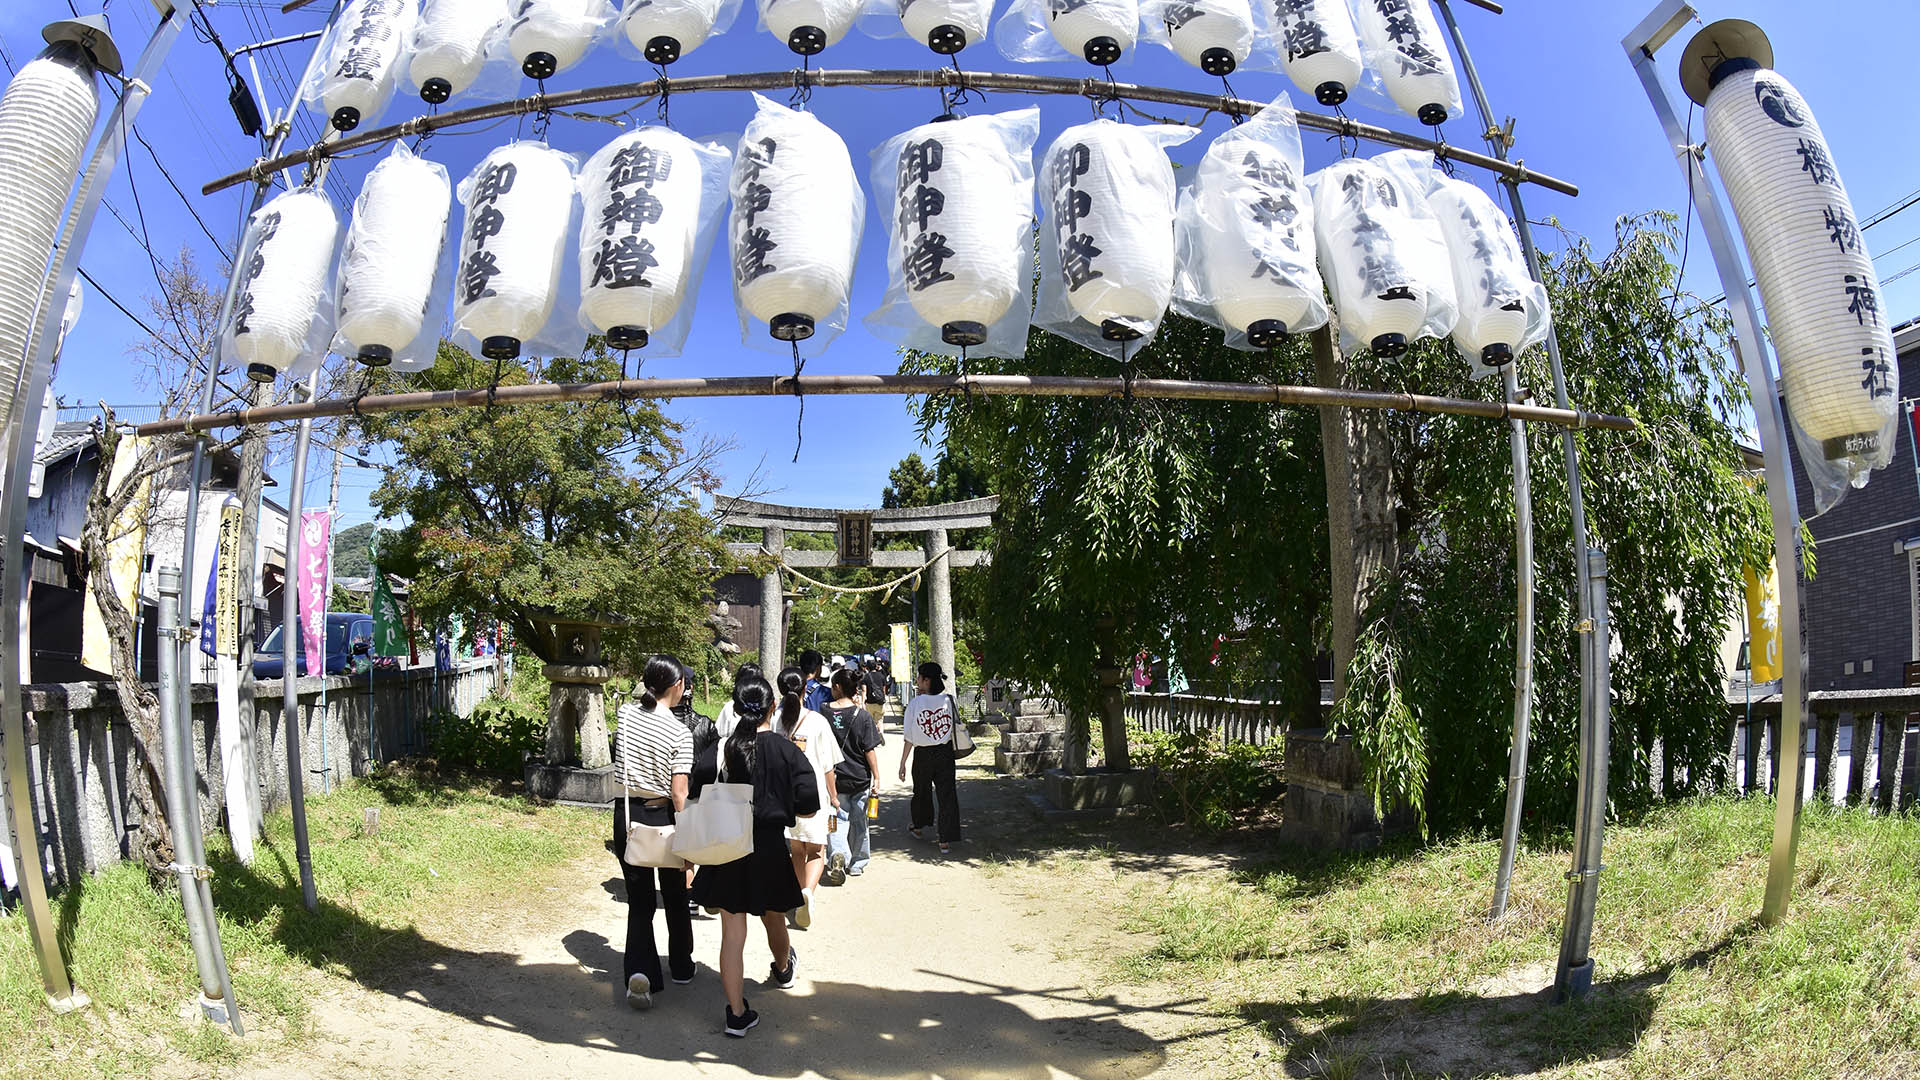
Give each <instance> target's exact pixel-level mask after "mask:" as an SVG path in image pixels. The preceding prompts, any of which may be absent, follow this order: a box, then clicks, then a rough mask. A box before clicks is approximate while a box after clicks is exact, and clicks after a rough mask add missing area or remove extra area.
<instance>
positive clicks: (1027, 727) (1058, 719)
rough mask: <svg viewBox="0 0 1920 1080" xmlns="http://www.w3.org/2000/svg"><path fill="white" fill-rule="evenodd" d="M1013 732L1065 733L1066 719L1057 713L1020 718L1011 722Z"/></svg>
mask: <svg viewBox="0 0 1920 1080" xmlns="http://www.w3.org/2000/svg"><path fill="white" fill-rule="evenodd" d="M1013 730H1015V731H1065V730H1067V718H1066V717H1065V716H1062V715H1060V714H1058V713H1048V714H1044V715H1039V716H1021V717H1016V718H1015V719H1014V721H1013Z"/></svg>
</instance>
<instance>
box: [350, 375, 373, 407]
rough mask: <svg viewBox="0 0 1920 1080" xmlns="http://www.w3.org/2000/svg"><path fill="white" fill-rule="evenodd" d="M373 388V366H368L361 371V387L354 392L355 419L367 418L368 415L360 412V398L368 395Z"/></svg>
mask: <svg viewBox="0 0 1920 1080" xmlns="http://www.w3.org/2000/svg"><path fill="white" fill-rule="evenodd" d="M372 389H373V368H372V367H368V368H367V369H366V370H365V371H362V372H361V373H360V389H358V390H355V391H354V392H353V418H354V419H355V420H365V419H366V417H365V416H363V415H361V413H360V399H361V398H364V397H366V396H367V394H368V392H369V391H371V390H372Z"/></svg>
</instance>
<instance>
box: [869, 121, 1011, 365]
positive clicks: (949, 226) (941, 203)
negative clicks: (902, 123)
mask: <svg viewBox="0 0 1920 1080" xmlns="http://www.w3.org/2000/svg"><path fill="white" fill-rule="evenodd" d="M888 145H889V146H894V145H898V147H899V150H898V152H897V153H895V154H893V155H891V156H892V160H891V161H884V160H883V161H879V162H877V163H876V167H877V168H889V167H890V168H891V169H892V172H893V178H894V183H895V189H894V192H895V196H894V197H895V212H894V219H893V229H892V232H893V244H894V256H895V259H896V260H897V262H898V265H899V273H900V276H901V279H902V284H903V285H904V290H905V293H906V297H907V302H908V303H909V304H911V305H912V307H913V310H914V311H916V312H918V313H919V315H920V317H921V318H922V319H925V320H926V321H927V322H928V323H929V324H931V325H933V326H936V327H939V329H940V338H941V340H942V341H944V342H946V343H947V344H949V345H965V346H977V345H980V344H983V343H984V342H985V341H986V340H987V329H988V328H989V327H991V326H992V325H993V324H994V323H996V322H999V321H1000V318H1001V316H1003V315H1005V314H1006V313H1007V311H1008V310H1009V309H1010V308H1012V307H1013V305H1014V303H1015V302H1019V303H1022V304H1024V303H1026V301H1027V295H1028V292H1029V291H1030V290H1031V289H1032V287H1033V263H1032V255H1031V250H1030V248H1029V247H1028V244H1027V243H1026V240H1025V238H1026V235H1027V227H1028V225H1029V224H1030V223H1031V222H1032V220H1033V174H1032V170H1031V166H1029V165H1027V164H1026V163H1025V162H1023V161H1020V160H1018V159H1016V158H1014V157H1013V156H1012V155H1011V154H1009V153H1008V150H1007V143H1006V138H1005V136H1004V135H1003V134H1002V132H1001V130H1000V125H999V118H998V117H992V116H970V117H966V118H964V119H960V120H948V121H941V122H935V123H931V124H922V125H920V126H919V127H917V128H914V129H912V130H911V131H908V132H907V133H906V134H905V135H903V136H901V137H900V139H897V140H892V141H890V142H889V143H888Z"/></svg>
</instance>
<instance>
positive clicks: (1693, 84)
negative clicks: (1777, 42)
mask: <svg viewBox="0 0 1920 1080" xmlns="http://www.w3.org/2000/svg"><path fill="white" fill-rule="evenodd" d="M1732 60H1747V61H1751V62H1752V64H1753V65H1755V66H1759V67H1763V68H1770V67H1772V66H1773V42H1771V41H1768V40H1767V35H1766V33H1765V32H1764V31H1762V30H1761V29H1760V28H1759V27H1757V26H1755V25H1753V24H1752V23H1750V22H1748V21H1747V20H1745V19H1721V20H1720V21H1719V22H1715V23H1710V24H1708V25H1707V26H1706V27H1705V28H1704V29H1702V30H1701V31H1700V32H1699V33H1697V34H1695V35H1693V39H1692V40H1691V41H1688V42H1687V47H1686V48H1685V49H1684V50H1682V51H1681V53H1680V89H1681V90H1683V91H1685V92H1686V95H1687V97H1688V98H1689V99H1691V100H1692V101H1693V103H1694V104H1695V105H1705V104H1706V103H1707V95H1708V94H1710V93H1712V92H1713V87H1714V84H1715V83H1717V82H1719V81H1720V80H1721V79H1724V78H1726V77H1727V76H1728V75H1731V74H1733V73H1734V72H1735V71H1739V70H1741V69H1742V68H1744V67H1746V66H1747V65H1738V66H1728V61H1732Z"/></svg>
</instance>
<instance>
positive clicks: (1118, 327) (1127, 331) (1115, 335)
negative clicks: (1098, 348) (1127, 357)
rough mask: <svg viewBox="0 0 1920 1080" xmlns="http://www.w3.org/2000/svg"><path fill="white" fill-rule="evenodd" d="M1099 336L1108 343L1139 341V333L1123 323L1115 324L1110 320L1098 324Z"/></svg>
mask: <svg viewBox="0 0 1920 1080" xmlns="http://www.w3.org/2000/svg"><path fill="white" fill-rule="evenodd" d="M1100 336H1101V337H1103V338H1106V339H1107V340H1108V341H1138V340H1140V331H1138V330H1135V329H1134V328H1133V327H1131V326H1127V325H1125V324H1124V323H1117V322H1114V321H1113V320H1112V319H1106V320H1103V321H1102V322H1101V323H1100Z"/></svg>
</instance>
